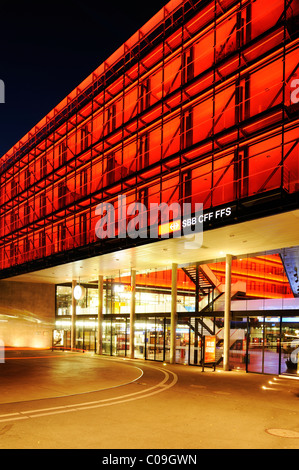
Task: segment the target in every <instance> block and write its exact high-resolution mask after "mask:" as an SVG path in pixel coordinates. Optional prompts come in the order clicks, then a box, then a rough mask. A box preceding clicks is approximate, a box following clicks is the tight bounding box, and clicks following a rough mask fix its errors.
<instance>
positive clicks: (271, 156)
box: [0, 0, 299, 278]
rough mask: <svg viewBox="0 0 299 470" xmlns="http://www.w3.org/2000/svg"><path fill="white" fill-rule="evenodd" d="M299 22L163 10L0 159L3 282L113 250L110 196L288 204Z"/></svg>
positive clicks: (207, 10) (245, 11)
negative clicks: (104, 210)
mask: <svg viewBox="0 0 299 470" xmlns="http://www.w3.org/2000/svg"><path fill="white" fill-rule="evenodd" d="M298 14H299V1H298V0H293V1H288V2H286V3H285V2H284V0H273V1H272V2H265V1H263V0H256V1H238V2H236V1H233V0H223V1H220V0H215V1H212V2H211V1H210V2H207V1H195V0H194V1H191V0H189V1H184V0H173V1H171V2H169V3H168V4H167V5H166V6H165V7H164V8H163V9H162V10H161V11H160V12H158V13H157V14H156V15H155V16H154V17H153V18H152V19H151V20H150V21H149V22H148V23H147V24H146V25H145V26H144V27H142V28H141V29H140V30H138V31H137V32H136V34H135V35H134V36H133V37H131V38H130V39H129V40H128V41H127V42H126V43H125V44H124V45H123V46H122V47H120V48H119V49H118V50H117V51H116V52H115V54H113V55H112V56H111V57H110V58H108V59H107V61H106V62H105V63H103V64H102V65H101V66H100V67H99V68H98V69H97V70H95V72H94V73H93V74H91V75H90V76H89V77H88V78H87V79H86V80H85V81H84V82H83V83H82V84H80V85H79V86H78V87H77V88H76V89H75V90H74V91H73V92H72V93H71V94H70V95H69V96H67V97H66V98H65V99H64V100H63V101H62V102H61V103H60V104H59V105H58V106H57V107H56V108H55V109H54V110H53V111H52V112H50V113H49V114H48V115H47V116H46V117H45V118H44V119H43V120H42V121H41V122H40V123H39V124H37V125H36V126H35V127H34V128H33V129H32V130H31V131H30V132H29V133H28V134H27V135H26V136H25V137H24V138H23V139H22V140H21V141H19V142H18V143H17V144H16V145H15V146H14V147H13V148H12V149H11V150H10V151H9V152H8V153H7V154H6V155H4V156H3V157H2V158H1V161H0V163H1V166H0V171H1V174H0V185H1V201H0V269H1V270H2V272H1V277H2V278H4V277H9V276H11V275H14V274H16V273H19V272H26V271H27V270H30V269H31V270H33V269H38V268H41V267H44V266H45V265H48V266H50V265H55V264H59V263H61V262H65V261H66V260H75V259H79V258H80V257H82V256H83V257H84V256H85V257H88V256H93V255H95V254H101V253H105V252H106V251H107V250H111V249H113V247H114V248H117V249H118V248H120V247H123V246H124V244H126V243H128V241H124V240H118V239H117V238H116V239H115V240H99V239H98V238H97V237H96V234H95V225H96V222H97V219H98V218H97V216H96V214H95V208H96V206H97V205H98V204H99V203H100V202H103V201H105V202H110V203H112V204H114V206H116V204H117V203H116V201H117V196H118V195H119V194H123V195H126V198H127V204H128V205H129V204H130V203H131V202H133V201H136V200H138V201H141V202H143V203H145V205H146V206H147V207H149V205H150V204H151V203H152V202H157V203H161V202H166V203H171V202H177V201H179V202H180V203H183V202H192V203H193V204H194V203H195V202H200V203H203V205H204V210H209V209H211V208H214V207H217V206H222V205H227V204H235V208H236V212H235V213H234V216H236V214H237V217H240V218H242V217H245V218H246V217H247V215H246V214H249V215H248V216H249V217H252V216H253V215H252V214H259V213H263V214H265V213H267V211H269V213H271V201H277V200H278V201H281V200H282V199H281V198H284V199H283V201H285V207H286V208H287V207H288V206H287V204H288V202H289V199H288V198H291V197H292V195H294V194H295V195H296V193H297V192H298V190H299V175H298V173H299V171H298V170H299V167H298V161H299V152H298V149H299V146H298V127H297V126H298V104H297V103H296V102H293V101H292V92H293V91H294V88H293V84H294V80H296V77H299V71H298V69H299V65H298V44H299V38H298ZM262 196H263V197H262ZM264 196H269V198H270V199H269V201H270V203H268V205H267V198H265V197H264ZM261 201H262V202H261ZM265 201H266V205H265ZM290 201H291V202H292V199H290ZM240 203H241V205H240ZM252 204H253V206H254V212H250V210H248V211H249V212H248V211H247V212H246V211H245V212H244V213H243V212H242V209H240V207H241V208H242V207H243V208H244V207H245V208H248V207H252ZM282 210H284V208H282ZM244 214H245V215H244ZM111 247H112V248H111ZM29 262H30V263H29Z"/></svg>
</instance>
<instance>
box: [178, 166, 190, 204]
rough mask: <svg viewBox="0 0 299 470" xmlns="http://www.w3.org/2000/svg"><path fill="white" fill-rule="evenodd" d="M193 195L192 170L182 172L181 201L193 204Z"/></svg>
mask: <svg viewBox="0 0 299 470" xmlns="http://www.w3.org/2000/svg"><path fill="white" fill-rule="evenodd" d="M191 196H192V171H191V170H187V171H184V172H183V173H181V184H180V201H181V203H183V204H188V203H190V204H191Z"/></svg>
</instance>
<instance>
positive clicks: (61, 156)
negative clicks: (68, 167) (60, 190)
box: [58, 142, 67, 166]
mask: <svg viewBox="0 0 299 470" xmlns="http://www.w3.org/2000/svg"><path fill="white" fill-rule="evenodd" d="M58 155H59V166H62V165H64V164H65V163H66V157H67V151H66V143H65V142H62V143H61V144H59V147H58Z"/></svg>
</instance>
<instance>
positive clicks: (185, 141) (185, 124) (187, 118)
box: [181, 108, 193, 149]
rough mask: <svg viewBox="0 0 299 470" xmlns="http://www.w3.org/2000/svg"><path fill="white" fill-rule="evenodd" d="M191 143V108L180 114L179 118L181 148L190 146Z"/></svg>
mask: <svg viewBox="0 0 299 470" xmlns="http://www.w3.org/2000/svg"><path fill="white" fill-rule="evenodd" d="M192 144H193V110H192V108H189V109H187V110H186V111H184V112H183V114H182V119H181V145H182V148H183V149H184V148H187V147H190V145H192Z"/></svg>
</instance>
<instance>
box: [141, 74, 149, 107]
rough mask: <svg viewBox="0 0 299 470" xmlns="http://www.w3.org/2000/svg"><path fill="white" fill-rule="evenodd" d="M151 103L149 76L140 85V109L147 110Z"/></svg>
mask: <svg viewBox="0 0 299 470" xmlns="http://www.w3.org/2000/svg"><path fill="white" fill-rule="evenodd" d="M149 105H150V79H149V78H147V79H146V80H144V81H143V82H142V83H140V85H139V111H140V112H142V111H145V110H146V109H147V108H148V107H149Z"/></svg>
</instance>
